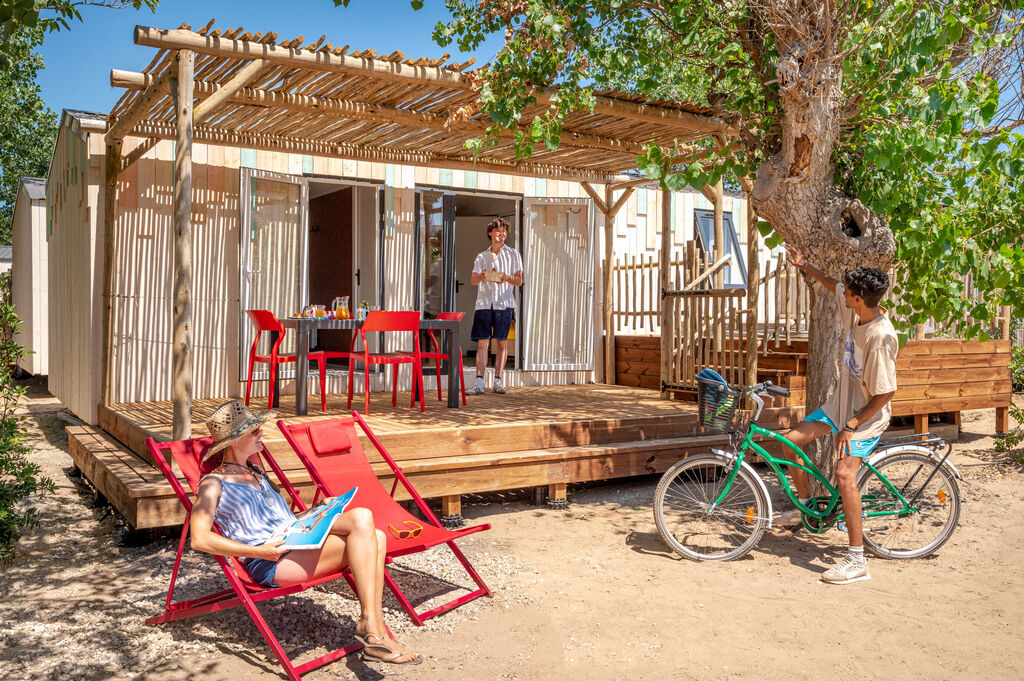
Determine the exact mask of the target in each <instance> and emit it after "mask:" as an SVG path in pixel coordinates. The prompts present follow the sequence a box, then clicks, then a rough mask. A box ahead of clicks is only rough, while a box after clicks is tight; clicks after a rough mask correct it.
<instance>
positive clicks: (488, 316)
mask: <svg viewBox="0 0 1024 681" xmlns="http://www.w3.org/2000/svg"><path fill="white" fill-rule="evenodd" d="M515 320H516V309H515V308H514V307H510V308H507V309H504V310H495V309H494V308H489V309H486V310H477V311H476V312H474V313H473V331H472V332H470V334H469V336H470V338H472V339H473V340H475V341H480V340H487V339H488V338H495V339H497V340H507V339H508V331H509V329H511V328H512V322H514V321H515Z"/></svg>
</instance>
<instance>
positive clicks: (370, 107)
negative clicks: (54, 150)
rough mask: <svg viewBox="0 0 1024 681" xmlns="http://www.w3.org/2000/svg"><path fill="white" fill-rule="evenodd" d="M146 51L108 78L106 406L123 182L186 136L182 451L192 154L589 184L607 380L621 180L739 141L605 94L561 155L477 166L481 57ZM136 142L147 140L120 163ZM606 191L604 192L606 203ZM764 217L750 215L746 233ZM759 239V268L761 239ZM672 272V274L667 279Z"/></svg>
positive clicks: (294, 45) (177, 337)
mask: <svg viewBox="0 0 1024 681" xmlns="http://www.w3.org/2000/svg"><path fill="white" fill-rule="evenodd" d="M135 43H136V44H138V45H144V46H148V47H153V48H156V49H157V53H156V55H155V56H154V58H153V60H152V61H151V62H150V64H149V65H148V66H147V67H146V68H145V69H143V71H142V72H128V71H121V70H112V71H111V84H112V85H113V86H115V87H122V88H125V90H126V92H125V94H124V95H123V96H122V97H121V98H120V100H119V101H118V102H117V104H116V105H115V106H114V108H113V109H112V110H111V112H110V115H109V125H108V129H107V132H106V137H105V142H106V170H105V183H104V207H105V210H104V228H103V244H104V276H103V296H104V309H105V315H104V326H103V341H104V354H103V362H104V366H103V402H104V404H109V401H110V396H111V394H112V391H111V381H112V370H111V360H110V352H111V345H112V343H111V333H112V332H111V329H112V311H113V307H112V296H111V291H112V285H113V260H114V258H113V250H114V244H113V226H114V220H115V217H116V215H115V211H116V198H117V196H116V193H117V179H118V177H119V176H120V174H121V173H122V172H123V171H124V170H125V169H127V168H128V167H129V166H131V165H132V164H133V163H134V162H135V161H137V160H138V159H139V158H141V157H142V156H143V155H144V154H145V153H146V152H147V151H148V150H150V149H151V148H152V147H153V146H155V145H156V143H157V142H158V141H160V140H164V139H170V140H175V142H176V148H175V157H174V170H173V176H174V229H175V260H174V262H175V275H174V313H173V314H174V327H173V328H174V331H173V361H172V373H173V376H172V380H173V389H172V395H173V404H174V429H173V430H174V432H173V437H174V439H182V438H187V437H190V435H191V417H190V413H191V399H192V334H191V325H192V310H191V301H192V241H191V223H190V214H191V200H192V199H191V188H192V144H193V142H201V143H206V144H213V145H221V146H229V147H241V148H251V149H264V150H271V151H281V152H292V153H299V154H310V155H318V156H324V157H334V158H344V159H352V160H364V161H376V162H381V163H395V164H403V165H413V166H432V167H442V168H465V169H471V170H483V171H491V172H497V173H506V174H513V175H526V176H531V177H550V178H557V179H563V180H572V181H576V182H580V183H581V185H582V187H583V189H584V190H585V191H586V192H587V194H588V195H590V196H591V197H592V198H593V200H594V202H595V203H596V204H597V207H598V209H599V210H600V211H601V212H602V213H603V214H604V215H605V237H606V239H605V243H606V253H605V266H604V311H605V329H606V345H605V370H606V375H614V366H615V365H614V355H615V346H614V333H613V332H612V328H611V289H612V281H611V273H612V269H611V263H612V260H613V258H612V256H613V254H612V253H611V251H612V244H613V238H612V237H613V233H612V220H613V218H614V216H615V214H616V213H617V212H618V211H619V210H620V209H621V208H622V207H623V205H625V202H626V200H627V198H628V197H629V195H630V193H631V192H632V191H633V189H634V188H635V187H637V186H643V185H647V184H651V182H650V181H649V180H646V179H642V178H641V179H637V178H635V177H628V176H625V177H624V176H623V173H625V172H626V171H629V170H632V169H634V168H635V167H636V157H637V155H638V154H639V153H642V152H643V151H644V150H645V149H646V147H647V145H649V144H651V143H654V144H657V145H659V146H661V147H662V149H663V151H664V152H665V153H666V154H673V153H674V154H676V156H675V158H676V159H677V161H678V162H680V163H684V162H685V163H689V162H692V161H694V160H698V159H700V158H703V157H704V156H706V155H708V152H707V151H706V149H707V148H708V147H707V146H706V145H705V146H700V145H698V144H696V143H697V142H699V141H700V140H704V139H707V138H714V139H715V140H716V143H717V144H719V145H722V144H725V143H726V140H727V139H728V138H730V137H734V136H736V135H737V134H738V131H737V130H736V129H734V128H733V127H732V126H731V125H730V124H729V123H728V122H727V121H726V120H724V119H723V118H722V117H720V115H719V114H720V112H719V111H717V110H713V109H708V108H705V107H701V106H697V105H695V104H692V103H682V102H669V101H665V100H657V101H648V100H645V99H643V98H641V97H637V96H635V95H630V94H628V93H623V92H615V91H602V92H598V93H596V103H595V106H594V109H593V111H592V112H588V111H579V112H575V113H573V114H571V115H569V116H568V117H567V118H566V120H565V122H564V125H563V132H562V135H561V139H560V144H559V146H558V148H557V149H554V150H548V149H546V148H544V147H542V146H539V147H537V148H536V149H535V151H534V153H533V155H532V156H531V157H530V158H517V157H516V153H515V149H514V146H513V143H512V134H507V135H506V136H505V137H504V138H503V139H502V140H500V141H499V143H498V144H497V145H495V146H493V147H490V148H488V149H487V150H486V151H484V152H483V153H482V154H481V155H480V156H474V155H473V154H472V152H470V151H469V150H467V149H466V148H465V142H466V141H467V140H468V139H471V138H474V137H478V136H480V135H481V134H483V133H485V132H486V131H487V129H488V128H489V127H490V126H491V125H493V124H492V122H491V121H490V119H489V118H487V117H486V116H485V115H482V114H481V113H480V112H479V93H478V88H479V79H478V77H477V74H476V73H475V72H474V71H472V70H469V67H471V66H472V64H473V60H470V61H468V62H464V63H461V64H457V63H451V62H449V61H448V57H449V55H444V56H443V57H441V58H439V59H428V58H425V57H421V58H418V59H407V58H406V57H405V55H404V54H403V53H402V52H399V51H396V52H393V53H391V54H389V55H379V54H377V53H376V52H374V51H372V50H363V51H350V50H349V47H348V46H347V45H346V46H343V47H335V46H333V45H331V44H330V43H326V42H325V37H321V38H320V39H319V40H316V41H314V42H306V41H305V40H304V38H302V37H301V36H300V37H297V38H295V39H293V40H284V41H278V35H277V34H276V33H272V32H267V33H251V32H249V31H245V30H244V29H242V28H236V29H230V30H226V31H221V30H220V29H214V28H213V21H211V22H210V23H209V24H207V25H206V26H204V27H203V28H202V29H200V30H199V31H193V30H191V29H190V28H189V27H187V26H182V27H180V28H178V29H173V30H163V29H156V28H149V27H143V26H137V27H136V28H135ZM556 94H557V91H556V90H554V89H552V88H537V89H536V90H535V91H534V95H535V97H536V101H537V103H536V105H535V106H533V107H530V108H528V109H527V110H526V111H524V112H523V119H522V120H523V121H525V123H524V124H523V129H525V128H527V127H528V125H529V122H531V121H532V119H533V117H534V115H535V114H539V113H542V112H543V111H544V110H546V108H547V107H548V105H549V103H550V101H551V99H552V97H554V96H556ZM508 132H509V133H511V132H513V131H508ZM128 136H133V137H139V138H143V140H144V141H143V142H142V143H141V144H140V145H139V146H138V147H136V148H135V149H134V150H133V151H132V152H131V153H129V154H122V144H123V142H124V139H125V138H126V137H128ZM673 150H674V151H673ZM594 184H603V185H604V189H605V191H604V196H601V195H600V194H599V193H598V191H597V190H595V188H594V187H593V185H594ZM622 189H625V190H626V191H625V192H624V193H623V194H622V195H621V196H620V197H619V198H618V200H613V196H614V192H616V191H617V190H622ZM704 193H705V195H706V196H708V198H709V199H710V200H712V201H713V203H714V205H715V232H716V239H715V245H716V248H717V249H720V248H721V245H722V243H723V240H722V238H721V235H722V197H723V192H722V187H721V185H720V184H719V186H718V187H705V188H704ZM662 205H663V206H664V211H665V213H664V220H663V224H664V225H668V224H669V220H668V211H669V206H670V201H663V202H662ZM752 220H753V213H752V211H749V210H748V223H749V224H748V229H749V228H750V227H751V226H752ZM662 232H663V242H662V249H661V251H662V252H661V259H662V262H663V264H664V263H666V262H667V258H668V252H669V250H670V249H668V248H667V246H668V245H670V243H671V242H670V238H671V234H670V231H669V230H668V229H663V230H662ZM750 242H751V243H752V244H753V245H752V246H751V247H750V251H749V258H750V262H751V263H752V265H751V266H752V267H753V266H756V262H757V252H756V238H752V239H750ZM667 272H668V267H667V266H663V267H662V273H663V276H667ZM753 290H754V291H756V287H754V288H753ZM754 295H756V294H754ZM753 304H754V305H756V301H754V303H753ZM664 327H665V325H664V324H663V328H664ZM753 341H754V342H755V343H756V334H755V335H754V336H753Z"/></svg>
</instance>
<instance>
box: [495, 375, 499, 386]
mask: <svg viewBox="0 0 1024 681" xmlns="http://www.w3.org/2000/svg"><path fill="white" fill-rule="evenodd" d="M494 385H501V376H495V377H494Z"/></svg>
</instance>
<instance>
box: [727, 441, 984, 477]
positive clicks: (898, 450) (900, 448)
mask: <svg viewBox="0 0 1024 681" xmlns="http://www.w3.org/2000/svg"><path fill="white" fill-rule="evenodd" d="M903 452H917V453H918V454H925V455H927V456H929V457H931V458H932V459H935V460H936V461H939V460H941V458H942V457H940V456H938V455H937V454H936V453H935V452H933V451H932V450H931V449H929V448H927V447H919V446H917V445H897V446H895V447H892V448H890V449H883V450H881V451H879V452H875V453H874V454H872V455H871V456H870V457H869V458H868V463H869V464H871V465H872V466H874V465H875V464H877V463H878V462H879V461H881V460H882V459H884V458H885V457H887V456H892V455H894V454H902V453H903ZM744 463H746V462H744ZM943 465H945V466H949V469H950V470H951V471H953V477H955V478H956V479H957V480H960V481H961V482H962V481H963V479H964V476H962V475H960V471H959V470H957V467H956V466H954V465H953V464H952V462H950V460H949V459H946V463H945V464H943ZM869 473H871V470H870V469H868V468H861V469H860V472H859V473H857V484H858V485H859V484H860V481H861V479H863V477H864V476H865V475H867V474H869Z"/></svg>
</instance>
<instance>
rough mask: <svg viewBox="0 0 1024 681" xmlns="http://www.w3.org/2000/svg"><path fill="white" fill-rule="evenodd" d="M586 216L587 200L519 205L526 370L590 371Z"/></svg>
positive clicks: (591, 299)
mask: <svg viewBox="0 0 1024 681" xmlns="http://www.w3.org/2000/svg"><path fill="white" fill-rule="evenodd" d="M592 215H593V211H592V209H591V202H590V200H589V199H524V200H523V216H524V220H523V222H524V228H523V273H524V279H525V280H524V282H523V296H522V298H523V305H522V307H523V314H522V326H523V341H522V346H521V350H522V355H523V364H522V368H523V369H524V370H526V371H590V370H592V369H593V368H594V328H593V326H594V322H593V319H594V317H593V314H594V279H593V277H594V262H593V259H594V258H593V241H594V240H593V221H592Z"/></svg>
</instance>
